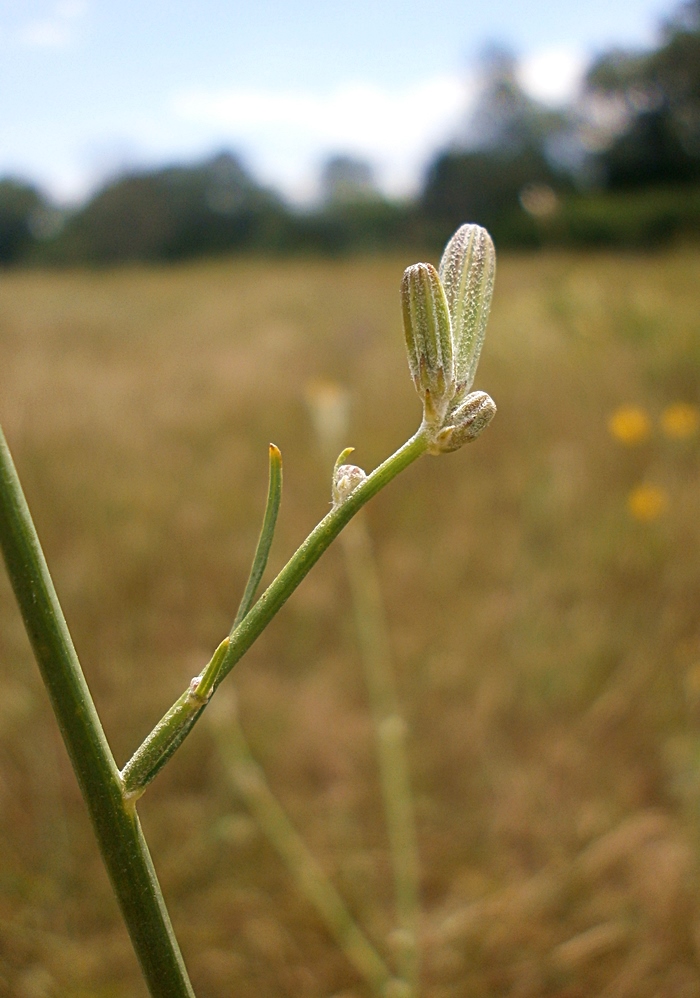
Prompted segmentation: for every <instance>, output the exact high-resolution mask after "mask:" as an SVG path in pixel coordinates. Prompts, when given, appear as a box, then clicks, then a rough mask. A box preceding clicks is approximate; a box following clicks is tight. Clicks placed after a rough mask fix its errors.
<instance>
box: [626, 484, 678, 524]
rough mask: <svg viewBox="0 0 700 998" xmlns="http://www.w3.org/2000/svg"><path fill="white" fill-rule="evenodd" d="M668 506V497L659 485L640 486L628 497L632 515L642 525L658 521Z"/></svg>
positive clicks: (628, 506)
mask: <svg viewBox="0 0 700 998" xmlns="http://www.w3.org/2000/svg"><path fill="white" fill-rule="evenodd" d="M667 505H668V496H667V495H666V493H665V491H664V490H663V489H661V488H659V486H658V485H638V486H637V488H636V489H632V491H631V492H630V494H629V496H628V497H627V509H628V510H629V513H630V515H631V516H633V517H634V518H635V520H640V521H641V522H642V523H650V522H651V521H652V520H656V519H658V518H659V517H660V516H661V514H662V513H663V512H664V510H665V509H666V506H667Z"/></svg>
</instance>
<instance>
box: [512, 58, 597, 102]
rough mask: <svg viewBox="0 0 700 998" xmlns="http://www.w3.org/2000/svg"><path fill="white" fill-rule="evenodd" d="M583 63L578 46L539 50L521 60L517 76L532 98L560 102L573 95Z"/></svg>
mask: <svg viewBox="0 0 700 998" xmlns="http://www.w3.org/2000/svg"><path fill="white" fill-rule="evenodd" d="M587 65H588V60H587V58H586V55H585V53H583V52H582V51H580V50H579V49H575V48H571V47H568V46H559V47H557V48H547V49H541V50H540V51H539V52H533V53H532V55H529V56H526V57H525V58H524V59H522V60H521V62H520V64H519V66H518V79H519V81H520V85H521V86H522V87H523V89H524V90H526V91H527V93H528V94H530V96H531V97H534V98H535V99H536V100H540V101H543V103H545V104H552V105H562V104H566V103H567V101H569V100H570V99H571V98H573V97H574V96H575V95H576V93H577V91H578V89H579V87H580V84H581V81H582V79H583V75H584V73H585V71H586V67H587Z"/></svg>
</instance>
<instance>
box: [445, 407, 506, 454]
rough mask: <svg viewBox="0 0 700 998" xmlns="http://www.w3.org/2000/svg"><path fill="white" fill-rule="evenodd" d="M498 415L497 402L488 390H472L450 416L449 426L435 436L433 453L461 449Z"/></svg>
mask: <svg viewBox="0 0 700 998" xmlns="http://www.w3.org/2000/svg"><path fill="white" fill-rule="evenodd" d="M495 415H496V403H495V402H494V401H493V399H492V398H491V396H490V395H487V394H486V392H472V393H471V395H467V397H466V398H465V400H464V401H463V402H462V403H461V405H459V406H458V407H457V408H456V409H455V411H454V412H452V413H450V415H449V416H448V419H449V426H445V427H443V429H442V430H440V432H439V433H438V434H437V436H436V437H435V443H434V445H433V447H432V448H431V451H432V453H433V454H445V453H449V452H450V451H453V450H459V448H460V447H462V446H463V445H464V444H469V443H471V442H472V440H476V438H477V437H478V436H479V434H480V433H482V432H483V431H484V430H485V429H486V427H487V426H488V425H489V423H490V422H491V420H492V419H493V417H494V416H495Z"/></svg>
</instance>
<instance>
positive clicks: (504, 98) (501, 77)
mask: <svg viewBox="0 0 700 998" xmlns="http://www.w3.org/2000/svg"><path fill="white" fill-rule="evenodd" d="M483 74H484V79H483V82H482V89H481V96H480V98H479V100H478V101H477V105H476V108H475V110H474V112H473V113H472V115H471V116H470V119H469V121H468V123H467V126H466V128H465V134H464V136H463V140H462V143H461V144H459V145H455V146H454V147H453V148H452V149H449V150H447V151H445V152H442V153H441V154H440V155H438V157H437V158H436V159H435V160H434V161H433V163H432V164H431V166H430V167H429V170H428V174H427V177H426V182H425V187H424V190H423V194H422V198H421V206H422V210H423V212H424V215H425V217H426V220H427V225H428V228H429V230H430V231H431V233H432V236H433V238H434V239H435V241H436V242H441V241H443V240H444V239H445V238H446V237H447V235H449V233H450V232H452V231H453V230H454V229H455V227H456V226H458V225H459V224H461V223H462V222H465V221H469V222H478V223H479V224H481V225H484V226H486V227H487V228H489V229H490V230H491V232H492V233H493V235H494V237H495V238H496V239H499V240H500V241H505V242H516V243H521V242H526V243H527V242H535V241H537V240H538V238H539V237H538V228H537V225H536V224H535V223H534V222H533V219H532V217H531V215H530V214H529V213H528V211H527V210H526V209H525V208H524V207H523V203H525V204H527V198H525V202H523V195H524V194H526V193H527V192H528V191H531V190H532V189H540V190H547V191H549V192H550V202H551V199H552V198H554V199H556V191H557V190H558V189H561V188H562V187H566V186H567V183H568V181H567V179H566V177H565V176H564V174H563V172H562V171H561V170H559V169H557V168H556V166H555V165H554V164H553V157H552V155H551V152H550V148H549V147H550V144H551V140H552V138H553V136H555V135H556V134H557V133H558V132H560V131H562V130H563V129H564V128H565V127H566V124H567V123H566V119H565V118H564V116H563V115H561V114H559V113H556V112H552V111H550V110H549V109H547V108H544V107H543V106H542V105H540V104H538V103H537V102H536V101H534V100H532V99H531V98H530V97H528V95H527V94H526V93H525V92H524V91H523V89H522V87H521V86H520V84H519V82H518V79H517V75H516V61H515V59H514V57H513V56H512V55H510V54H509V53H507V52H504V51H503V50H501V49H494V50H492V51H491V52H490V53H488V56H487V58H486V60H485V63H484V68H483ZM542 203H544V202H542Z"/></svg>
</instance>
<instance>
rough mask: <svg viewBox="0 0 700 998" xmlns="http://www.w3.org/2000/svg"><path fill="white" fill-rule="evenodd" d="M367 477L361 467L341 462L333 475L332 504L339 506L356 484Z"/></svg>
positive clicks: (359, 483) (360, 483)
mask: <svg viewBox="0 0 700 998" xmlns="http://www.w3.org/2000/svg"><path fill="white" fill-rule="evenodd" d="M366 478H367V475H366V473H365V472H364V471H363V470H362V468H358V467H357V465H356V464H341V465H340V466H339V467H338V468H336V469H335V474H334V475H333V505H334V506H340V504H341V503H343V502H345V500H346V499H347V497H348V496H349V495H350V493H351V492H354V491H355V489H356V488H357V487H358V485H362V483H363V482H364V480H365V479H366Z"/></svg>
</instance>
